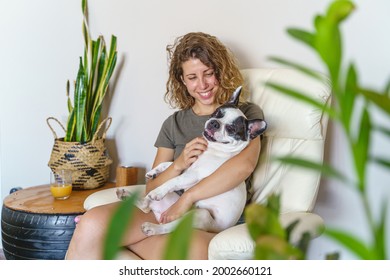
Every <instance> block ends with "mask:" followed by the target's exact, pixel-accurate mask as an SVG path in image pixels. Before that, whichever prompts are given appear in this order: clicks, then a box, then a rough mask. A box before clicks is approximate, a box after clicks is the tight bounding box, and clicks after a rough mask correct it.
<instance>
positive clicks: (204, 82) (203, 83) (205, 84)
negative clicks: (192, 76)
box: [199, 78, 208, 89]
mask: <svg viewBox="0 0 390 280" xmlns="http://www.w3.org/2000/svg"><path fill="white" fill-rule="evenodd" d="M199 87H200V88H201V89H206V88H207V87H208V82H207V79H206V78H201V79H199Z"/></svg>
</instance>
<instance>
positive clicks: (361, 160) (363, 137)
mask: <svg viewBox="0 0 390 280" xmlns="http://www.w3.org/2000/svg"><path fill="white" fill-rule="evenodd" d="M370 136H371V121H370V115H369V112H368V110H367V108H365V109H364V111H363V114H362V116H361V120H360V127H359V134H358V136H357V139H356V140H355V141H354V143H353V145H352V151H353V154H354V163H355V169H356V173H357V176H358V179H359V190H360V191H361V192H364V189H365V179H366V167H367V162H368V158H369V147H370Z"/></svg>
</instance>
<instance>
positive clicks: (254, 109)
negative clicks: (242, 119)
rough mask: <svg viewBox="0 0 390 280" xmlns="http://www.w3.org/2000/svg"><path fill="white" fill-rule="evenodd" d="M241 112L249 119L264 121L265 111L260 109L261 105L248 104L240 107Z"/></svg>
mask: <svg viewBox="0 0 390 280" xmlns="http://www.w3.org/2000/svg"><path fill="white" fill-rule="evenodd" d="M239 108H240V110H241V111H242V112H243V113H244V115H245V116H246V117H247V119H249V120H251V119H262V120H264V114H263V110H262V109H261V108H260V106H259V105H257V104H255V103H252V102H246V103H243V104H241V105H240V106H239Z"/></svg>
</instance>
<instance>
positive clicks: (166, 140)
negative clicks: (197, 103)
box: [154, 115, 175, 149]
mask: <svg viewBox="0 0 390 280" xmlns="http://www.w3.org/2000/svg"><path fill="white" fill-rule="evenodd" d="M173 122H174V118H173V115H171V116H169V117H168V118H167V119H166V120H165V121H164V122H163V124H162V126H161V129H160V132H159V133H158V136H157V139H156V142H155V143H154V146H155V147H156V148H159V147H164V148H169V149H174V148H175V143H174V139H173V132H172V130H173Z"/></svg>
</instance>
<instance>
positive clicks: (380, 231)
mask: <svg viewBox="0 0 390 280" xmlns="http://www.w3.org/2000/svg"><path fill="white" fill-rule="evenodd" d="M386 214H387V200H384V202H383V203H382V209H381V213H380V219H379V223H378V225H377V226H376V227H375V250H376V252H377V253H376V254H377V255H378V256H379V259H381V260H387V257H386V220H387V216H386Z"/></svg>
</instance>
